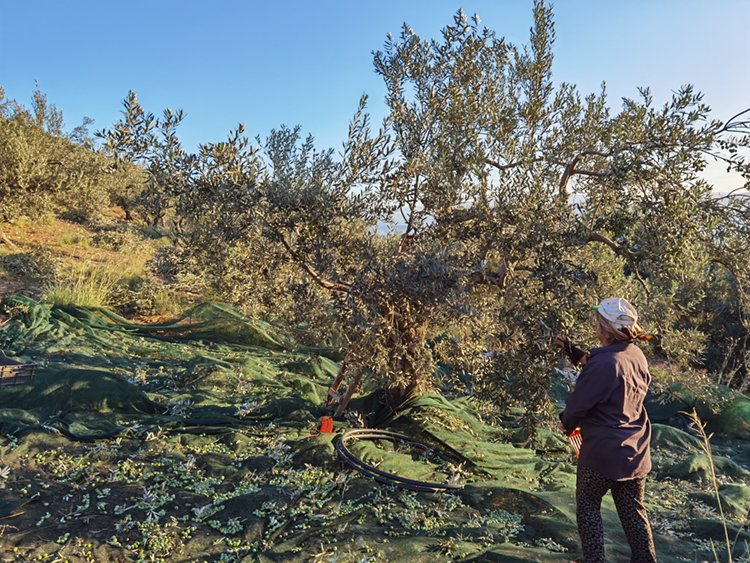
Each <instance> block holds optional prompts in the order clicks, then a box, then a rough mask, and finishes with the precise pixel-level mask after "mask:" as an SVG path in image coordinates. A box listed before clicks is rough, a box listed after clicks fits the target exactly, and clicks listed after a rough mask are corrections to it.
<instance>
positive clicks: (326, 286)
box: [279, 235, 352, 293]
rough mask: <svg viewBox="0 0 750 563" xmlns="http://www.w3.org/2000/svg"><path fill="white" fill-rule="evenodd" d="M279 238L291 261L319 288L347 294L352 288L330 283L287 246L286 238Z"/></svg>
mask: <svg viewBox="0 0 750 563" xmlns="http://www.w3.org/2000/svg"><path fill="white" fill-rule="evenodd" d="M279 238H280V239H281V244H282V245H283V246H284V248H285V249H286V251H287V252H288V253H289V256H290V257H291V258H292V260H294V261H295V262H296V263H297V264H299V265H300V266H301V267H302V269H303V270H305V272H307V274H308V275H309V276H310V277H311V278H312V279H313V281H315V283H317V284H318V285H319V286H320V287H322V288H324V289H328V290H331V291H338V292H341V293H348V292H349V290H350V289H351V287H352V284H350V283H346V282H338V281H331V280H328V279H326V278H324V277H323V276H322V275H320V274H319V273H318V272H316V271H315V270H314V269H313V268H312V267H311V266H310V265H309V264H308V263H307V262H305V260H304V259H302V258H301V257H300V256H299V255H298V254H297V253H296V252H295V251H294V249H293V248H292V246H291V245H290V244H289V242H288V241H287V240H286V238H285V237H284V236H283V235H281V236H280V237H279Z"/></svg>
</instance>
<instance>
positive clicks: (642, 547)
mask: <svg viewBox="0 0 750 563" xmlns="http://www.w3.org/2000/svg"><path fill="white" fill-rule="evenodd" d="M645 488H646V478H645V477H644V478H641V479H632V480H629V481H613V480H611V479H607V478H606V477H605V476H604V475H602V474H600V473H597V472H595V471H592V470H591V469H588V468H587V467H583V466H581V465H580V464H579V465H578V473H577V476H576V520H577V522H578V535H580V536H581V547H582V548H583V560H584V561H585V563H601V562H604V561H606V559H605V558H604V528H603V526H602V514H601V507H602V498H603V497H604V495H605V494H607V491H610V490H611V491H612V498H613V499H614V501H615V507H616V508H617V515H618V516H619V517H620V522H621V523H622V528H623V530H624V531H625V536H626V537H627V538H628V543H629V544H630V552H631V557H630V561H631V563H652V562H655V561H656V551H655V550H654V538H653V536H652V535H651V524H650V523H649V521H648V514H647V513H646V507H645V506H643V493H644V491H645Z"/></svg>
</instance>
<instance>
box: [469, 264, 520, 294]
mask: <svg viewBox="0 0 750 563" xmlns="http://www.w3.org/2000/svg"><path fill="white" fill-rule="evenodd" d="M510 271H511V269H510V268H509V267H508V265H507V264H503V265H502V266H500V269H499V270H498V271H496V272H485V271H482V270H478V271H476V272H471V273H470V274H469V280H470V281H471V282H472V283H475V284H477V285H494V286H497V287H499V288H500V289H505V286H506V285H507V284H508V274H509V273H510Z"/></svg>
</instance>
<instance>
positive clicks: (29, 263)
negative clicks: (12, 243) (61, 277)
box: [0, 249, 59, 283]
mask: <svg viewBox="0 0 750 563" xmlns="http://www.w3.org/2000/svg"><path fill="white" fill-rule="evenodd" d="M58 269H59V265H58V263H57V261H56V260H55V259H54V258H53V257H52V255H51V254H50V252H49V251H47V250H43V249H39V250H35V251H33V252H15V253H12V254H6V255H4V256H0V270H2V271H3V272H4V274H5V276H7V277H9V278H10V279H15V280H23V281H26V282H36V283H49V282H52V281H53V280H54V279H55V278H56V277H57V273H58Z"/></svg>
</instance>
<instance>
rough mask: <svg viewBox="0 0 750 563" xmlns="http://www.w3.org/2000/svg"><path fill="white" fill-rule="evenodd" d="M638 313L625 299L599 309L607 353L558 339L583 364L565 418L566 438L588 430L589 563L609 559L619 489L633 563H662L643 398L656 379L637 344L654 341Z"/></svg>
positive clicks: (584, 525)
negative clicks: (611, 511) (649, 501)
mask: <svg viewBox="0 0 750 563" xmlns="http://www.w3.org/2000/svg"><path fill="white" fill-rule="evenodd" d="M637 321H638V313H637V312H636V310H635V308H634V307H633V306H632V305H631V304H630V303H628V302H627V301H626V300H625V299H619V298H615V299H605V300H604V301H602V302H601V303H600V304H599V306H598V307H596V335H597V337H598V338H599V343H600V344H601V348H594V349H592V350H591V351H590V352H589V353H588V354H586V353H585V352H583V350H581V349H580V348H578V347H577V346H574V345H573V344H572V342H571V341H570V340H569V339H568V338H567V337H564V336H558V337H557V339H556V340H555V342H556V343H557V344H558V345H559V346H562V347H563V348H564V349H565V351H566V352H567V353H568V356H569V357H570V358H571V361H573V363H580V364H582V365H583V369H582V371H581V374H580V375H579V376H578V381H577V382H576V386H575V389H574V390H573V392H572V393H571V394H570V396H569V397H568V400H567V401H566V403H565V410H564V411H563V412H562V414H561V415H560V420H561V422H562V426H563V428H564V430H565V433H566V434H570V433H572V432H573V431H574V430H575V429H576V428H578V427H580V429H581V437H582V438H583V444H582V446H581V451H580V456H579V458H578V471H577V475H576V519H577V522H578V534H579V535H580V537H581V546H582V548H583V557H584V561H586V563H589V562H599V561H605V557H604V530H603V527H602V516H601V503H602V498H603V497H604V495H605V494H606V493H607V491H612V497H613V499H614V501H615V506H616V508H617V514H618V516H619V517H620V522H621V523H622V527H623V529H624V531H625V535H626V536H627V538H628V542H629V543H630V550H631V561H632V562H639V563H640V562H652V561H656V553H655V551H654V540H653V536H652V534H651V525H650V524H649V520H648V514H647V513H646V508H645V506H644V505H643V493H644V489H645V483H646V475H647V474H648V472H649V471H650V470H651V451H650V449H649V442H650V441H651V423H650V422H649V420H648V415H647V414H646V409H645V408H644V406H643V400H644V398H645V397H646V392H647V391H648V385H649V382H650V381H651V375H650V374H649V371H648V363H647V362H646V358H645V356H644V355H643V352H641V350H640V348H638V346H636V345H635V341H636V340H648V339H649V338H650V336H648V335H646V334H645V333H644V332H643V330H642V329H641V328H640V327H639V326H638V322H637Z"/></svg>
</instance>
